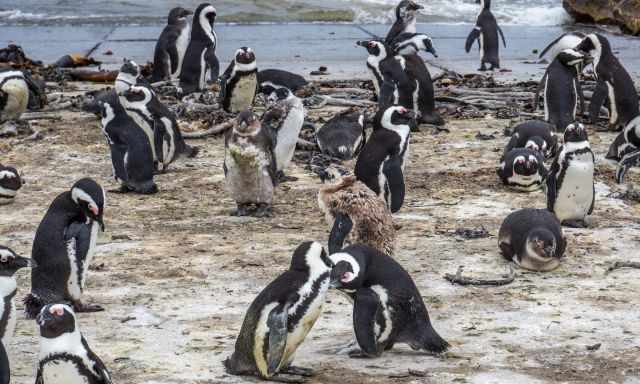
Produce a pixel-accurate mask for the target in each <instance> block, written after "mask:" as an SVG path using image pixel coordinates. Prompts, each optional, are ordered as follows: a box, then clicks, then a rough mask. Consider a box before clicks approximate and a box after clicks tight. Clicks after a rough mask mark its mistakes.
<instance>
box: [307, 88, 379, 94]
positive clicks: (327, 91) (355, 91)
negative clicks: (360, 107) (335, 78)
mask: <svg viewBox="0 0 640 384" xmlns="http://www.w3.org/2000/svg"><path fill="white" fill-rule="evenodd" d="M317 92H318V93H321V94H324V95H331V94H335V93H341V92H343V93H353V94H355V95H361V96H367V95H369V94H370V93H371V91H368V90H366V89H360V88H329V87H320V89H318V90H317Z"/></svg>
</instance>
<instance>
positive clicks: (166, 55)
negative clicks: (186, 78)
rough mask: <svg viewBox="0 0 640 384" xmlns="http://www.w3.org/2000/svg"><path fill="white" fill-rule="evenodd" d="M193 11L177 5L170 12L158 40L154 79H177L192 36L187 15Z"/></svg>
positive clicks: (154, 60) (154, 61) (154, 62)
mask: <svg viewBox="0 0 640 384" xmlns="http://www.w3.org/2000/svg"><path fill="white" fill-rule="evenodd" d="M192 14H193V12H191V11H187V10H186V9H184V8H181V7H176V8H173V9H172V10H171V11H170V12H169V19H168V20H167V26H166V27H164V29H163V30H162V33H161V34H160V37H159V38H158V42H157V43H156V49H155V53H154V56H153V57H154V59H153V74H152V77H151V78H152V80H153V81H154V82H156V81H162V80H169V79H171V80H173V79H177V78H178V76H179V75H180V71H181V70H182V61H183V60H184V55H185V53H186V52H187V46H188V45H189V39H190V38H191V24H190V23H189V20H187V17H188V16H189V15H192Z"/></svg>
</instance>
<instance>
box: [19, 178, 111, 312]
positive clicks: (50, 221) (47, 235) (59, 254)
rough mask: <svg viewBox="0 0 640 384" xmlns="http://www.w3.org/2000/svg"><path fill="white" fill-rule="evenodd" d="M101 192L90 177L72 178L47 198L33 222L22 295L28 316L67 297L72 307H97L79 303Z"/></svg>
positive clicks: (100, 217) (98, 220) (79, 309)
mask: <svg viewBox="0 0 640 384" xmlns="http://www.w3.org/2000/svg"><path fill="white" fill-rule="evenodd" d="M104 209H105V194H104V190H103V189H102V187H101V186H100V185H99V184H98V183H96V182H95V181H93V180H92V179H89V178H85V179H81V180H79V181H77V182H76V183H75V184H74V185H73V186H72V187H71V190H69V191H67V192H64V193H62V194H60V195H59V196H58V197H56V199H55V200H54V201H53V203H51V206H49V209H48V210H47V213H46V214H45V216H44V218H43V219H42V222H40V225H39V226H38V230H37V231H36V236H35V239H34V240H33V249H32V251H31V257H32V258H33V261H34V262H36V263H37V265H38V268H34V269H32V270H31V293H30V294H29V295H28V296H27V297H26V298H25V312H26V314H27V317H30V318H33V317H35V316H36V315H37V314H38V313H39V312H40V309H42V307H43V306H45V305H47V304H51V303H61V302H71V303H72V304H73V307H74V308H75V311H76V312H96V311H102V310H103V309H102V307H100V306H97V305H88V304H84V303H83V302H82V294H83V291H84V287H85V284H86V282H87V273H88V271H89V265H91V260H92V259H93V254H94V252H95V248H96V240H97V239H98V231H99V230H100V229H102V231H104V222H103V216H104Z"/></svg>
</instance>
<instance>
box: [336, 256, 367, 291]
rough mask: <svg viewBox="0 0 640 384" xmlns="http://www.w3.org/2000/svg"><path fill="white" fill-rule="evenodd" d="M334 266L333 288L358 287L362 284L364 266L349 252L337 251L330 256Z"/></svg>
mask: <svg viewBox="0 0 640 384" xmlns="http://www.w3.org/2000/svg"><path fill="white" fill-rule="evenodd" d="M329 258H330V259H331V261H332V262H333V264H334V266H333V269H332V270H331V281H330V283H329V284H330V286H331V288H335V289H357V288H358V287H360V286H362V282H363V279H364V277H363V276H364V266H363V265H361V260H357V259H356V258H355V257H354V256H353V255H351V254H350V253H348V252H344V251H342V252H337V253H334V254H332V255H331V256H329Z"/></svg>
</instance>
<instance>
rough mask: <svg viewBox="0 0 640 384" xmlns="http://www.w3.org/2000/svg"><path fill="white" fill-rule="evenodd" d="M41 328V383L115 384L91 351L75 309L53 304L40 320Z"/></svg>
mask: <svg viewBox="0 0 640 384" xmlns="http://www.w3.org/2000/svg"><path fill="white" fill-rule="evenodd" d="M36 323H37V325H38V327H39V329H40V353H39V355H38V360H39V361H38V366H37V369H38V370H37V373H36V383H37V384H76V383H77V384H81V383H82V384H111V383H112V381H111V376H110V375H109V371H107V368H106V367H105V365H104V363H103V362H102V360H100V358H99V357H98V356H97V355H96V354H95V353H94V352H93V351H92V350H91V348H89V344H88V343H87V340H86V339H85V338H84V336H83V335H82V333H80V329H79V328H78V324H77V321H76V315H75V313H74V311H73V309H71V307H69V306H67V305H64V304H49V305H46V306H44V307H43V308H42V310H41V311H40V312H39V313H38V316H37V317H36Z"/></svg>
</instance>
